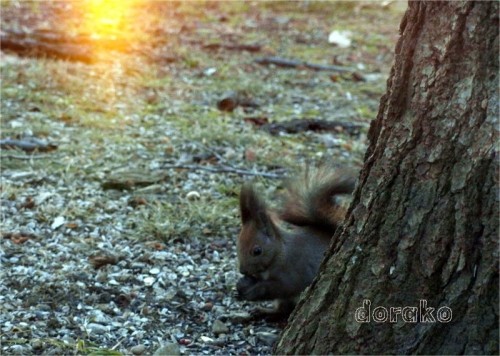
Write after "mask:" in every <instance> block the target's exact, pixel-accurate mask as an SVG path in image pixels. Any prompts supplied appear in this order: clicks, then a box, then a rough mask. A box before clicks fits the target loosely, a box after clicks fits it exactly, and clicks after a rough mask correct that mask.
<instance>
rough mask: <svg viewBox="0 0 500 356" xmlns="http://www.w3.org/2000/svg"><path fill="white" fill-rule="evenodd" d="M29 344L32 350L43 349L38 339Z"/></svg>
mask: <svg viewBox="0 0 500 356" xmlns="http://www.w3.org/2000/svg"><path fill="white" fill-rule="evenodd" d="M30 344H31V347H32V348H33V350H38V349H41V348H42V347H43V342H42V340H40V339H33V340H31V341H30Z"/></svg>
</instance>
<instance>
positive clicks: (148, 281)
mask: <svg viewBox="0 0 500 356" xmlns="http://www.w3.org/2000/svg"><path fill="white" fill-rule="evenodd" d="M155 280H156V278H154V277H146V278H144V285H146V286H147V287H151V286H152V285H153V283H154V282H155Z"/></svg>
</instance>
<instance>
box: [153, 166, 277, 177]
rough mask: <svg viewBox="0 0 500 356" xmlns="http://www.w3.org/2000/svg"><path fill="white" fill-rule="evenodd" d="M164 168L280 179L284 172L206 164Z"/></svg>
mask: <svg viewBox="0 0 500 356" xmlns="http://www.w3.org/2000/svg"><path fill="white" fill-rule="evenodd" d="M162 168H180V169H191V170H201V171H207V172H213V173H234V174H238V175H242V176H244V175H247V176H259V177H265V178H273V179H279V178H283V175H282V174H275V173H266V172H254V171H247V170H243V169H238V168H232V167H217V168H215V167H206V166H197V165H194V164H166V165H163V166H162Z"/></svg>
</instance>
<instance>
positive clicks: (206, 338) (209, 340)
mask: <svg viewBox="0 0 500 356" xmlns="http://www.w3.org/2000/svg"><path fill="white" fill-rule="evenodd" d="M200 340H201V341H202V342H204V343H212V342H214V339H212V338H210V337H208V336H205V335H201V336H200Z"/></svg>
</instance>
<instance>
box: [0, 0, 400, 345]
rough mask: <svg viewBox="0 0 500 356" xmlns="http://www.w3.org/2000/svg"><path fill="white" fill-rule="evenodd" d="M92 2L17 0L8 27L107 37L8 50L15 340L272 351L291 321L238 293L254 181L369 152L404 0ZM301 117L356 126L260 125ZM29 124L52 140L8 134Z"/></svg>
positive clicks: (10, 301) (272, 182)
mask: <svg viewBox="0 0 500 356" xmlns="http://www.w3.org/2000/svg"><path fill="white" fill-rule="evenodd" d="M94 2H95V1H94ZM92 3H93V2H92V1H88V2H56V3H52V4H51V3H49V2H46V3H45V2H40V3H35V2H24V1H23V2H21V1H7V2H2V5H1V6H2V28H1V29H2V36H4V34H5V35H7V34H12V33H20V32H22V33H28V35H27V36H28V37H30V36H33V38H37V37H36V36H37V35H40V34H53V33H56V34H58V35H60V34H63V35H64V36H66V38H74V39H75V41H74V42H75V43H74V44H75V46H76V47H77V48H79V46H81V47H82V48H91V49H92V50H91V52H90V58H91V59H90V60H88V58H87V57H86V58H85V60H75V59H74V58H73V59H72V58H69V57H68V58H51V56H50V55H43V54H42V55H41V54H40V53H34V52H29V51H28V52H24V53H22V55H19V53H14V52H12V51H4V52H2V58H1V62H0V69H1V76H2V90H1V104H2V105H1V114H2V121H1V137H0V138H1V139H2V143H3V144H2V152H1V186H0V189H1V190H0V196H1V219H2V228H1V229H2V236H3V238H2V239H1V240H0V243H1V245H0V249H1V250H0V253H1V261H2V270H1V278H2V283H1V286H0V291H1V293H0V305H1V306H2V307H1V308H2V313H1V316H0V325H1V328H2V330H1V352H2V354H13V353H16V354H89V353H95V354H97V353H99V354H115V353H121V354H129V353H133V354H148V353H153V352H155V351H159V352H160V353H161V352H169V353H171V352H174V353H177V352H180V353H185V354H193V353H208V354H217V353H218V354H228V353H230V354H257V353H260V354H268V353H270V351H271V345H272V343H273V342H274V340H275V339H276V336H277V335H278V333H279V331H280V328H281V326H282V325H279V324H267V323H265V322H253V323H245V322H242V319H244V318H245V316H246V315H245V313H246V312H248V311H249V310H251V309H252V308H253V307H254V305H253V303H247V302H242V301H238V300H236V299H235V292H234V289H235V283H236V280H237V279H238V277H239V275H238V272H237V268H236V253H235V238H236V236H237V234H238V229H239V216H238V214H239V213H238V203H237V201H238V200H237V199H238V192H239V187H240V186H241V184H242V182H243V181H245V180H248V179H253V180H254V181H256V183H257V185H258V186H259V187H260V189H261V190H262V194H263V195H264V196H267V197H270V198H271V199H274V197H275V196H276V194H277V192H279V190H280V188H281V187H282V183H281V179H276V178H280V177H285V176H290V175H293V174H294V173H293V172H297V171H298V170H300V169H301V168H303V167H304V166H305V165H307V164H316V163H318V162H325V161H326V162H333V163H334V164H335V165H337V166H339V167H342V166H349V167H360V165H361V164H362V161H363V157H364V150H365V147H366V144H367V143H366V132H367V130H368V127H369V123H370V121H371V120H372V119H373V118H375V116H376V112H377V108H378V102H379V98H380V96H381V95H382V94H383V93H384V91H385V86H386V84H385V81H386V78H387V77H388V72H389V70H390V66H391V62H392V58H393V47H394V44H395V42H396V39H397V37H398V26H399V21H400V19H401V16H402V13H403V11H404V9H405V6H406V4H403V3H391V4H389V5H388V6H382V5H381V4H378V3H368V2H366V3H361V2H350V3H339V2H321V3H317V2H311V1H299V2H266V3H259V2H251V1H246V2H162V3H160V2H154V3H143V2H130V4H131V7H130V8H128V9H126V8H124V9H122V8H120V9H121V11H122V12H119V11H117V9H111V10H112V11H111V13H113V14H115V15H116V14H118V15H119V16H120V17H119V18H118V20H117V19H116V18H113V17H112V16H108V15H109V13H110V12H109V11H108V15H106V11H103V10H102V9H99V8H98V6H97V5H95V4H94V5H95V8H94V7H86V6H90V5H89V4H92ZM95 3H97V4H98V2H95ZM110 3H113V2H110ZM123 3H127V2H115V4H114V6H120V5H119V4H123ZM106 16H108V17H109V18H107V17H106ZM113 21H114V22H113ZM334 30H337V31H349V33H348V35H347V36H348V37H349V38H350V39H351V44H350V45H348V46H347V47H342V46H336V45H335V44H333V43H329V42H328V37H329V34H330V33H331V32H332V31H334ZM42 37H43V36H41V37H40V36H39V37H38V38H42ZM2 39H4V37H2ZM83 39H87V40H86V41H84V40H83ZM89 43H90V44H91V45H90V47H89ZM85 46H87V47H85ZM271 56H272V57H283V58H287V59H295V60H300V61H306V62H308V63H314V64H324V65H336V66H340V67H346V68H348V69H349V70H348V71H346V72H336V71H315V70H311V69H308V68H306V67H305V66H299V67H296V68H282V67H279V66H275V65H262V64H259V63H257V62H256V59H259V58H263V57H271ZM230 92H231V93H232V94H228V93H230ZM226 97H231V98H237V102H236V103H237V104H240V105H237V106H236V108H235V109H234V110H232V111H223V110H220V107H218V102H220V100H221V99H223V98H226ZM293 119H320V120H329V121H336V122H340V123H344V124H355V125H356V130H354V131H351V130H349V129H347V128H348V127H349V126H342V125H339V126H338V127H335V129H334V130H331V131H315V130H312V131H304V132H299V133H279V134H275V135H272V134H270V133H269V132H267V131H266V130H265V127H266V126H265V125H262V124H265V123H266V122H267V123H275V122H278V123H279V122H286V121H288V120H293ZM28 138H31V139H32V138H36V139H38V140H41V141H43V142H45V143H50V144H51V146H49V148H50V149H46V150H45V149H39V150H38V151H35V152H25V151H23V150H19V149H18V150H12V149H10V148H12V146H9V145H7V144H5V143H6V142H8V141H5V140H7V139H22V140H26V139H28ZM42 148H43V147H42ZM273 201H274V200H273ZM162 345H163V346H166V347H173V349H163V350H162V349H160V347H161V346H162ZM166 350H167V351H166Z"/></svg>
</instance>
